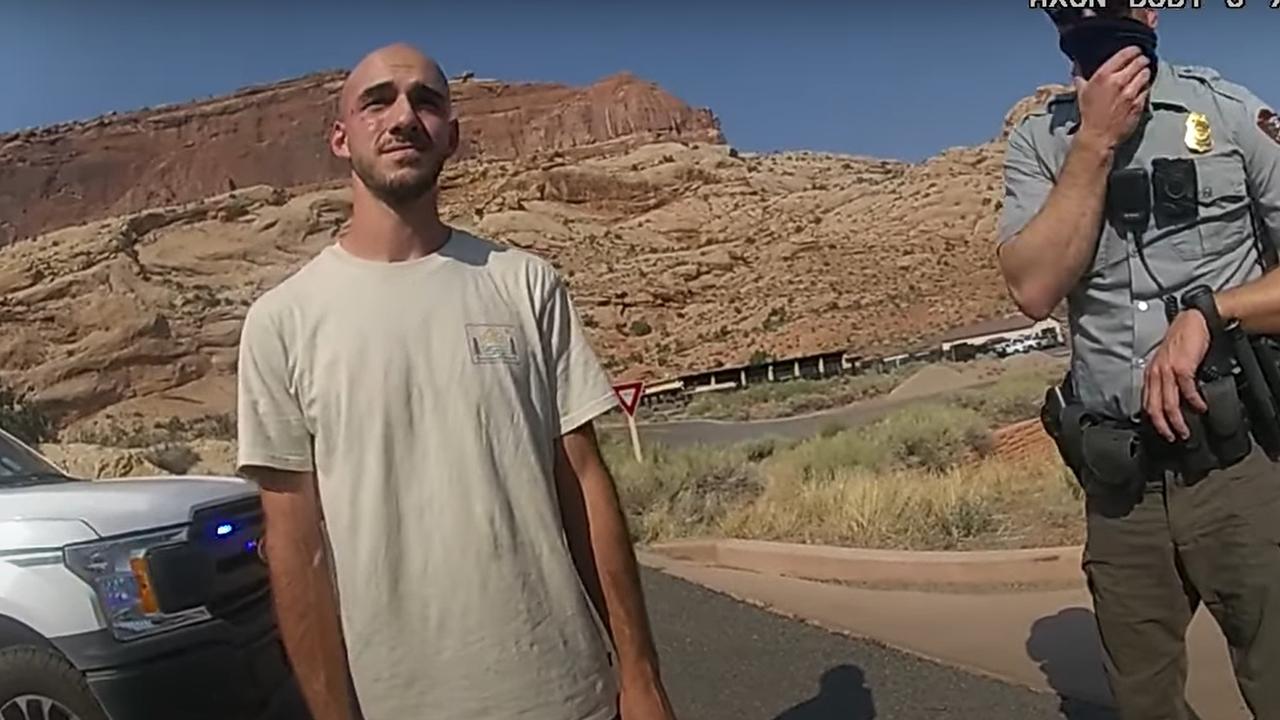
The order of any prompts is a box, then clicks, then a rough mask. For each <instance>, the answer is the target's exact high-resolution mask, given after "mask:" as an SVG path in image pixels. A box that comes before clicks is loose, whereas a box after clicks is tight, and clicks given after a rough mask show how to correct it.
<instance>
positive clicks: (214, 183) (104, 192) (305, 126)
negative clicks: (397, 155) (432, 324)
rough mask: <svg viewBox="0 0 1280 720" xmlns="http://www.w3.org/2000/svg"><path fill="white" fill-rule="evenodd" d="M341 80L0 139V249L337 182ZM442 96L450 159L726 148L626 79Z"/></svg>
mask: <svg viewBox="0 0 1280 720" xmlns="http://www.w3.org/2000/svg"><path fill="white" fill-rule="evenodd" d="M343 77H344V75H343V74H342V73H337V72H329V73H317V74H315V75H309V76H306V77H303V78H299V79H296V80H290V81H287V82H282V83H277V84H273V85H267V86H262V87H255V88H249V89H246V90H243V91H240V92H237V93H234V94H231V95H228V96H225V97H220V98H215V99H212V100H207V101H203V102H195V103H189V104H182V105H176V106H171V107H162V108H154V109H147V110H142V111H138V112H133V113H128V114H122V115H121V114H112V115H106V116H103V117H100V118H97V119H94V120H91V121H88V122H78V123H70V124H65V125H58V126H52V127H46V128H39V129H33V130H26V131H22V132H14V133H7V134H0V189H3V192H0V246H3V245H5V244H7V243H9V242H11V241H12V240H14V239H17V238H26V237H31V236H33V235H37V234H40V233H42V232H47V231H49V230H53V229H57V228H60V227H66V226H70V225H77V224H80V223H82V222H85V221H90V220H98V219H101V218H105V217H109V216H113V215H122V214H125V213H132V212H137V211H139V210H144V209H146V208H151V207H157V206H161V205H171V204H174V203H183V202H189V201H192V200H197V199H200V198H204V197H208V196H210V195H216V194H219V193H224V192H227V191H230V190H234V189H236V188H239V187H249V186H252V185H273V186H277V187H296V186H300V185H309V184H315V183H323V182H327V181H332V180H336V179H339V178H342V177H345V175H346V167H345V165H343V164H342V163H341V162H340V161H338V160H337V159H335V158H334V157H333V156H332V154H331V153H330V152H329V151H328V146H327V144H326V136H327V133H328V131H329V127H330V125H331V123H332V121H333V117H334V110H335V105H334V102H335V97H336V93H337V91H338V90H339V88H341V86H342V80H343ZM452 88H453V92H454V96H455V103H456V105H457V109H458V114H459V116H460V124H461V126H462V136H463V138H464V142H463V145H462V147H461V148H460V149H459V155H460V157H492V158H501V159H514V158H529V157H531V156H536V155H538V154H551V153H556V152H560V153H563V154H565V155H566V156H569V157H584V156H588V155H591V154H593V153H599V152H610V151H616V150H618V149H622V148H626V147H634V146H635V145H637V144H641V143H645V142H650V141H654V140H661V139H688V140H698V141H705V142H721V141H722V137H721V134H720V129H719V126H718V124H717V122H716V119H715V117H714V116H713V115H712V114H711V113H710V112H709V111H707V110H700V109H694V108H690V107H688V106H687V105H685V104H684V103H683V102H681V101H679V100H677V99H676V98H674V97H672V96H671V95H669V94H668V93H666V92H664V91H663V90H662V89H661V88H659V87H657V86H656V85H654V84H653V83H649V82H645V81H642V80H641V79H639V78H637V77H635V76H633V75H630V74H627V73H622V74H618V75H614V76H611V77H608V78H605V79H604V80H602V81H600V82H598V83H596V84H594V85H591V86H589V87H585V88H571V87H565V86H561V85H553V84H546V83H529V84H506V83H499V82H493V81H476V80H461V81H456V82H453V83H452Z"/></svg>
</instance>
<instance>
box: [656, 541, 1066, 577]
mask: <svg viewBox="0 0 1280 720" xmlns="http://www.w3.org/2000/svg"><path fill="white" fill-rule="evenodd" d="M648 550H649V551H650V552H652V553H655V554H658V555H661V556H664V557H668V558H672V559H675V560H685V561H690V562H696V563H702V564H706V565H717V566H720V567H726V568H732V569H736V570H748V571H752V572H759V573H765V574H771V575H784V576H787V577H794V578H800V579H804V580H821V581H829V582H851V583H885V584H893V585H907V586H911V585H923V586H928V585H950V586H966V585H968V586H991V585H1058V584H1073V583H1080V582H1083V580H1084V574H1083V572H1082V571H1081V568H1080V563H1081V559H1082V553H1083V548H1082V547H1080V546H1066V547H1052V548H1033V549H1028V550H981V551H956V552H950V551H928V552H923V551H921V552H917V551H905V550H864V549H859V548H845V547H834V546H829V545H800V544H793V543H778V542H767V541H761V540H691V541H680V542H670V543H661V544H658V545H652V546H650V547H649V548H648Z"/></svg>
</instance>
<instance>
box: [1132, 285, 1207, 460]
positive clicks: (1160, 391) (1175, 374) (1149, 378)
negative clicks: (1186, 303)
mask: <svg viewBox="0 0 1280 720" xmlns="http://www.w3.org/2000/svg"><path fill="white" fill-rule="evenodd" d="M1208 351H1209V326H1208V325H1207V324H1206V323H1205V320H1204V316H1203V315H1201V314H1200V313H1198V312H1196V311H1194V310H1192V311H1184V312H1182V313H1179V314H1178V317H1176V318H1175V319H1174V321H1173V324H1171V325H1170V326H1169V331H1168V332H1166V333H1165V336H1164V341H1163V342H1161V343H1160V347H1159V348H1158V349H1157V350H1156V353H1155V356H1154V357H1153V358H1152V359H1151V364H1150V365H1148V366H1147V372H1146V376H1145V380H1144V382H1143V387H1142V406H1143V408H1144V409H1145V410H1146V411H1147V415H1148V416H1149V417H1150V418H1151V424H1152V425H1153V426H1154V427H1155V429H1156V432H1158V433H1160V435H1162V436H1163V437H1164V438H1165V439H1166V440H1168V441H1169V442H1174V441H1175V437H1174V434H1175V433H1176V434H1177V439H1182V440H1185V439H1187V438H1188V437H1190V436H1191V432H1190V431H1189V430H1188V429H1187V423H1186V420H1185V419H1184V418H1183V417H1182V407H1181V404H1182V403H1181V399H1182V398H1186V400H1187V402H1188V403H1190V404H1191V407H1192V408H1194V409H1195V410H1196V412H1202V413H1203V412H1207V411H1208V409H1209V406H1208V405H1206V404H1205V402H1204V398H1202V397H1201V396H1200V391H1199V389H1198V388H1197V387H1196V369H1197V368H1199V367H1200V362H1201V361H1202V360H1204V356H1205V353H1207V352H1208Z"/></svg>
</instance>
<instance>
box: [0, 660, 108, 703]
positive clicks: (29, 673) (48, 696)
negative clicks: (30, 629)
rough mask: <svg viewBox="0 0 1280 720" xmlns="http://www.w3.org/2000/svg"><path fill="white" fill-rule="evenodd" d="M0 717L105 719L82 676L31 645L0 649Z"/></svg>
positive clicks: (68, 664) (69, 664) (61, 661)
mask: <svg viewBox="0 0 1280 720" xmlns="http://www.w3.org/2000/svg"><path fill="white" fill-rule="evenodd" d="M0 720H108V719H107V714H106V712H105V711H103V709H102V707H101V706H100V705H99V704H98V701H97V699H96V698H94V696H93V693H92V692H90V691H89V685H88V683H86V682H85V679H84V676H83V675H81V674H80V672H79V671H77V670H76V669H75V668H74V667H72V666H71V663H69V662H67V661H66V660H65V659H63V658H62V656H60V655H58V654H57V653H54V652H52V651H50V650H45V649H42V648H34V647H11V648H7V649H4V650H0Z"/></svg>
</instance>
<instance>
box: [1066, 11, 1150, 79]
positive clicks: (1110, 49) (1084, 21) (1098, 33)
mask: <svg viewBox="0 0 1280 720" xmlns="http://www.w3.org/2000/svg"><path fill="white" fill-rule="evenodd" d="M1130 45H1136V46H1137V47H1138V48H1139V49H1141V50H1142V52H1143V53H1144V54H1145V55H1146V56H1147V58H1148V59H1150V60H1151V64H1152V67H1154V66H1155V63H1156V32H1155V30H1152V29H1151V28H1150V27H1148V26H1147V25H1146V24H1145V23H1143V22H1142V21H1140V20H1136V19H1133V18H1128V17H1085V18H1080V19H1078V20H1076V21H1074V22H1072V23H1071V24H1070V25H1069V26H1067V27H1066V28H1064V29H1063V31H1062V35H1061V37H1060V39H1059V41H1058V47H1060V48H1061V49H1062V52H1064V53H1066V55H1067V57H1069V58H1071V59H1072V60H1074V61H1075V62H1076V64H1077V65H1078V66H1079V68H1080V75H1081V77H1083V78H1084V79H1085V80H1088V79H1089V78H1091V77H1093V74H1094V73H1095V72H1097V71H1098V68H1099V67H1101V66H1102V64H1103V63H1105V62H1106V61H1107V60H1109V59H1110V58H1111V56H1112V55H1115V54H1116V53H1118V52H1120V51H1121V50H1123V49H1124V48H1126V47H1128V46H1130Z"/></svg>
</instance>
